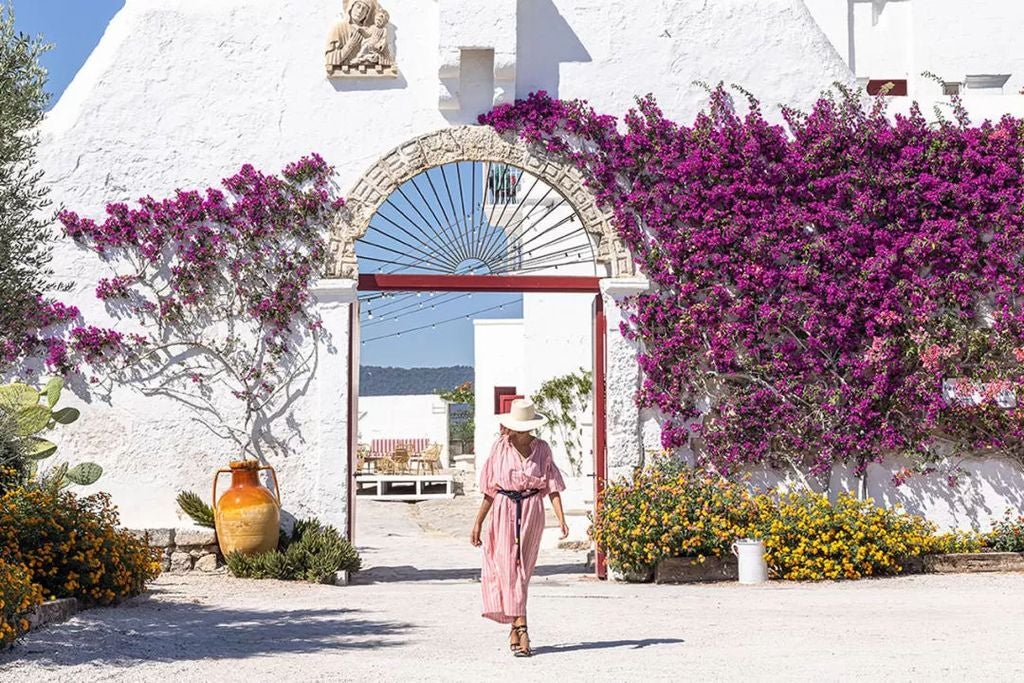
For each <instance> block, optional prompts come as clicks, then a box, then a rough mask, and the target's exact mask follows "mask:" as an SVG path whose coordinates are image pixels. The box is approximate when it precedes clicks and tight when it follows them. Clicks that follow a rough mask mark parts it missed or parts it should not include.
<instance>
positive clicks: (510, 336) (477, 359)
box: [473, 319, 526, 472]
mask: <svg viewBox="0 0 1024 683" xmlns="http://www.w3.org/2000/svg"><path fill="white" fill-rule="evenodd" d="M524 340H525V333H524V329H523V321H522V320H519V319H507V320H485V319H478V320H474V321H473V370H474V376H473V388H474V390H475V393H476V412H475V415H474V420H475V421H476V437H475V439H474V441H475V442H476V471H477V472H479V471H480V469H481V467H482V466H483V463H484V460H486V459H487V456H488V455H489V454H490V452H491V445H492V444H493V443H494V440H495V438H497V436H498V429H499V425H498V417H497V415H495V414H494V388H495V387H515V388H516V389H517V390H518V391H519V393H520V394H522V393H524V392H523V388H524V386H525V382H526V372H525V369H524V366H525V354H524V348H525V346H524Z"/></svg>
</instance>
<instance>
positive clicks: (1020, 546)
mask: <svg viewBox="0 0 1024 683" xmlns="http://www.w3.org/2000/svg"><path fill="white" fill-rule="evenodd" d="M988 544H989V547H991V548H992V549H993V550H998V551H1000V552H1004V553H1021V552H1024V517H1022V516H1019V515H1014V514H1013V513H1012V512H1010V511H1009V510H1007V511H1006V513H1005V514H1004V515H1003V519H1002V521H999V522H996V523H995V524H993V525H992V532H991V533H989V535H988Z"/></svg>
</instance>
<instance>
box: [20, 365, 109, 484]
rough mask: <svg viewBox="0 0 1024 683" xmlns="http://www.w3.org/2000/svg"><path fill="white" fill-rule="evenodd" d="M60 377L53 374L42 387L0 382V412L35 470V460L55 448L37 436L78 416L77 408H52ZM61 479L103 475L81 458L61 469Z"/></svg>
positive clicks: (74, 480) (80, 480)
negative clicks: (6, 418)
mask: <svg viewBox="0 0 1024 683" xmlns="http://www.w3.org/2000/svg"><path fill="white" fill-rule="evenodd" d="M63 389H64V380H62V379H61V378H59V377H54V378H53V379H51V380H50V381H49V382H47V383H46V385H45V386H44V387H43V388H42V389H36V388H34V387H31V386H29V385H28V384H22V383H21V382H14V383H12V384H6V385H3V386H0V412H3V413H4V414H6V415H7V416H8V417H10V418H11V419H12V420H13V421H14V433H15V435H16V436H17V437H18V438H20V439H22V441H23V443H24V447H25V448H24V453H25V457H26V458H27V459H28V460H29V461H31V472H32V474H35V471H36V468H37V464H38V462H39V461H41V460H45V459H46V458H49V457H50V456H52V455H53V454H54V453H56V452H57V444H55V443H53V442H52V441H50V440H49V439H45V438H43V437H41V436H39V435H40V434H42V433H45V432H47V431H51V430H53V429H54V428H55V427H56V426H57V425H58V424H61V425H69V424H71V423H73V422H75V421H76V420H78V418H79V417H80V415H81V414H80V413H79V411H78V409H77V408H60V409H55V408H56V406H57V402H58V401H60V394H61V391H62V390H63ZM62 472H63V474H62V478H61V481H62V483H64V484H67V483H72V484H78V485H79V486H88V485H90V484H95V483H96V481H97V480H98V479H99V478H100V477H101V476H102V475H103V468H102V467H100V466H99V465H97V464H96V463H93V462H84V463H81V464H78V465H75V466H74V467H71V468H63V469H62Z"/></svg>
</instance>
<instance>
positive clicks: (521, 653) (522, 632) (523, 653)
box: [512, 626, 533, 657]
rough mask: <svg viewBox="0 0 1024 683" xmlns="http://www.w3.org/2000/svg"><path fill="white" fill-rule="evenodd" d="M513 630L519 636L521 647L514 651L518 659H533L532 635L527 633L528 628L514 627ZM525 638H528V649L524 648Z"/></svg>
mask: <svg viewBox="0 0 1024 683" xmlns="http://www.w3.org/2000/svg"><path fill="white" fill-rule="evenodd" d="M512 630H513V631H515V632H516V633H517V634H519V647H518V648H517V649H516V650H515V651H514V654H515V656H516V657H532V656H533V649H532V648H531V647H530V634H529V633H527V630H526V626H514V627H512ZM523 636H526V647H525V648H524V647H523V645H522V643H523Z"/></svg>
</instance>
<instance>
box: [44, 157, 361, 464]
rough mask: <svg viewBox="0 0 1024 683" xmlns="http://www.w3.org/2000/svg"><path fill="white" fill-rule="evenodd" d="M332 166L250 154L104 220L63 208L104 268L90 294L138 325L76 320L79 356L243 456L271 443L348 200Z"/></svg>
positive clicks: (301, 359)
mask: <svg viewBox="0 0 1024 683" xmlns="http://www.w3.org/2000/svg"><path fill="white" fill-rule="evenodd" d="M332 174H333V169H332V168H331V167H330V166H328V165H327V164H326V163H325V162H324V160H323V159H322V158H321V157H320V156H318V155H315V154H314V155H312V156H309V157H305V158H303V159H301V160H299V161H298V162H296V163H293V164H289V165H288V166H287V167H286V168H285V169H284V171H283V172H282V173H281V175H280V176H274V175H266V174H263V173H261V172H259V171H257V170H256V169H255V168H253V167H252V166H249V165H247V166H244V167H243V168H242V169H241V171H239V173H237V174H236V175H234V176H232V177H230V178H227V179H225V180H224V181H223V188H224V189H223V190H222V189H220V188H209V189H206V190H203V191H179V192H177V193H176V194H175V196H173V197H171V198H168V199H162V200H157V199H153V198H152V197H145V198H143V199H140V200H139V202H138V205H137V206H135V207H130V206H128V205H126V204H111V205H109V206H107V211H106V212H107V217H106V219H105V220H104V221H103V222H96V221H94V220H92V219H89V218H83V217H80V216H78V215H77V214H75V213H72V212H64V213H62V214H60V220H61V222H62V223H63V224H64V229H65V231H66V233H67V234H68V235H69V236H70V237H72V238H73V239H74V240H75V241H76V242H78V243H79V244H80V245H82V246H84V247H86V248H88V249H90V250H91V251H93V252H95V253H96V254H98V255H99V256H100V257H101V258H102V259H103V260H104V261H105V262H106V263H107V264H108V265H109V266H110V268H111V275H110V277H107V278H103V279H101V280H100V281H99V282H98V285H97V287H96V296H97V297H98V298H100V299H102V300H103V301H104V302H105V303H106V306H107V308H108V310H109V311H110V312H111V314H112V315H113V316H114V317H116V318H117V319H119V320H120V321H121V322H122V324H121V325H119V328H130V329H132V330H134V333H131V334H127V333H122V332H114V331H110V330H103V329H100V328H95V327H82V328H76V330H73V331H72V333H71V337H72V340H73V344H74V348H75V350H76V352H77V354H76V356H75V358H74V360H75V361H76V362H78V363H82V364H87V365H89V366H90V367H91V369H92V370H93V371H96V370H97V369H98V370H99V371H100V374H102V377H103V379H105V380H109V381H112V382H126V383H131V384H132V385H134V386H137V387H139V388H141V389H142V390H143V391H144V392H145V393H148V394H162V395H169V396H173V397H176V398H180V399H182V400H183V401H184V402H185V403H186V404H187V405H188V406H189V407H191V408H193V409H195V413H196V417H197V419H198V420H200V421H201V422H203V423H204V424H207V426H209V427H210V428H211V429H212V430H213V431H214V432H216V433H217V434H219V435H220V436H222V437H224V438H228V439H230V440H232V441H234V442H235V444H236V445H237V446H238V448H239V452H240V453H241V454H251V453H252V452H254V451H255V452H260V451H261V449H264V448H267V447H269V448H271V449H273V448H275V447H276V442H274V441H273V439H272V438H271V437H270V435H269V432H268V431H267V430H268V425H269V423H270V421H271V420H272V417H273V411H274V410H275V409H276V408H277V407H279V406H280V400H282V399H283V398H285V397H286V394H287V391H288V388H289V385H290V384H291V383H292V380H294V379H295V378H296V377H298V376H299V375H301V374H304V373H305V372H306V371H308V370H309V368H310V367H311V363H312V361H313V357H314V353H315V348H316V345H315V344H312V345H309V344H307V343H306V341H307V340H308V338H309V337H313V338H314V339H315V338H317V337H318V336H319V333H320V329H321V321H320V319H319V318H318V316H317V314H316V310H315V308H314V307H313V306H312V294H311V287H312V285H313V282H314V281H315V279H316V277H317V276H318V275H319V274H320V273H321V272H322V269H323V265H324V262H325V259H326V256H327V249H326V236H327V235H328V234H329V230H330V226H331V224H332V223H333V222H334V221H335V219H336V217H337V214H338V212H339V211H341V210H342V207H343V205H344V202H343V201H342V200H341V199H340V198H337V197H335V196H334V195H333V193H332V188H331V184H330V179H331V176H332ZM225 190H226V191H225ZM218 389H219V392H218ZM224 392H227V393H229V394H230V395H232V396H234V397H235V398H236V399H238V401H239V405H240V406H241V408H242V410H240V411H239V413H240V414H239V415H238V416H237V419H233V418H234V416H228V415H224V414H222V412H221V410H220V405H221V404H220V403H218V402H216V401H215V400H214V399H215V397H216V396H217V395H221V394H223V393H224Z"/></svg>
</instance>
